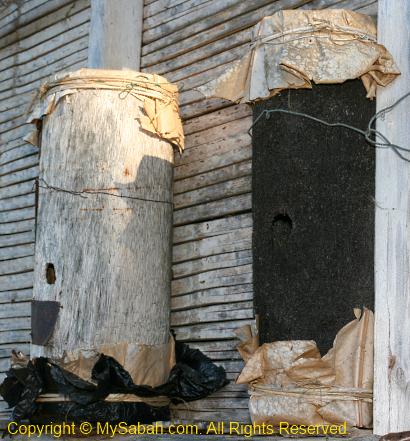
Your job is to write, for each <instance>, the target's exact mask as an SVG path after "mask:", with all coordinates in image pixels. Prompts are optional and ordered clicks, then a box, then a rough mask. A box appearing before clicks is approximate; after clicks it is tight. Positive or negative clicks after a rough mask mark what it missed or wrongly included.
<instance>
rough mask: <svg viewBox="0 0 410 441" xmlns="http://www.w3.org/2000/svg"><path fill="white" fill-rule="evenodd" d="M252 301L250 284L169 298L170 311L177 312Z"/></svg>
mask: <svg viewBox="0 0 410 441" xmlns="http://www.w3.org/2000/svg"><path fill="white" fill-rule="evenodd" d="M252 299H253V292H252V285H251V284H245V285H234V286H224V287H221V288H212V289H209V290H205V291H197V292H195V293H192V294H188V295H183V296H173V297H172V298H171V309H172V311H178V310H184V309H189V308H198V307H200V306H209V305H215V304H222V303H233V302H242V301H246V300H248V301H250V300H252ZM224 348H225V347H224Z"/></svg>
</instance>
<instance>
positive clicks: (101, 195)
mask: <svg viewBox="0 0 410 441" xmlns="http://www.w3.org/2000/svg"><path fill="white" fill-rule="evenodd" d="M81 72H82V71H79V72H78V75H77V77H78V79H79V80H80V81H81V76H82V73H81ZM84 72H85V75H86V76H87V75H88V76H89V73H90V72H96V71H91V70H84ZM107 72H110V71H107ZM111 72H114V71H111ZM119 75H120V76H121V75H122V74H121V73H119ZM158 78H159V77H157V78H156V79H158ZM84 81H85V82H87V81H88V79H87V78H86V79H85V80H84ZM124 81H125V80H124ZM162 81H165V80H164V79H162ZM124 84H128V86H126V88H125V92H124V90H118V85H116V86H115V87H112V85H110V86H109V87H107V86H106V85H105V86H103V85H101V86H99V85H95V84H94V85H93V87H90V88H88V87H84V88H83V86H80V88H78V89H75V90H72V89H67V87H68V86H66V88H65V91H63V92H61V90H60V93H62V94H65V93H67V90H69V93H68V94H67V95H65V96H63V97H62V98H60V99H59V97H57V95H54V97H53V100H54V102H53V105H52V106H51V107H50V106H49V109H50V108H52V111H51V112H48V114H47V115H46V116H45V117H44V118H43V127H42V133H41V154H40V177H39V180H38V209H37V228H36V250H35V271H34V273H35V281H34V300H36V301H53V302H58V304H59V305H58V306H59V307H58V313H57V319H56V323H55V326H54V329H53V330H52V334H51V338H50V339H48V340H47V341H44V342H40V344H38V343H39V342H38V341H35V340H36V339H35V338H34V335H33V342H34V343H37V344H36V345H33V347H32V354H31V355H32V356H39V355H45V356H49V357H50V356H52V357H60V356H62V355H63V353H64V351H73V350H76V349H83V348H86V349H90V348H91V349H94V348H98V347H100V346H101V345H115V344H118V343H121V342H126V343H132V344H135V343H136V344H145V345H164V344H166V343H167V342H168V339H169V314H170V289H171V239H172V236H171V235H172V174H173V156H174V155H173V147H172V145H171V143H170V142H168V141H167V140H165V139H161V138H160V137H159V136H158V135H157V134H154V133H150V132H149V131H147V130H144V129H143V128H142V126H141V123H140V119H141V118H144V116H145V112H144V109H143V105H144V96H143V97H142V99H141V96H137V94H136V93H134V91H132V90H131V89H132V88H133V86H131V87H130V84H133V83H130V80H128V82H126V83H124ZM166 84H167V85H168V86H169V87H171V85H169V84H168V83H166ZM60 89H61V88H60ZM131 91H132V92H133V93H130V92H131ZM154 95H155V94H154ZM156 96H158V94H156ZM154 102H155V100H154ZM173 104H175V103H173ZM175 106H176V104H175ZM174 116H175V115H174ZM145 117H146V116H145ZM176 119H177V117H176ZM177 122H178V123H179V120H178V121H177ZM38 305H39V313H36V314H33V319H32V330H33V334H35V333H36V332H37V333H39V332H40V334H41V333H42V334H43V335H44V327H45V328H46V330H45V332H46V334H47V327H48V328H50V327H51V328H52V325H53V323H52V322H53V317H51V316H50V314H49V313H47V308H44V305H45V306H47V304H46V303H43V302H39V303H38ZM48 305H50V304H48ZM33 313H34V310H33ZM45 314H48V316H47V315H45ZM43 321H45V322H46V323H42V322H43ZM42 328H43V330H41V329H42Z"/></svg>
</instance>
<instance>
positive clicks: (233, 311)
mask: <svg viewBox="0 0 410 441" xmlns="http://www.w3.org/2000/svg"><path fill="white" fill-rule="evenodd" d="M248 318H250V319H252V318H254V314H253V302H240V303H228V304H222V305H212V306H201V307H200V308H194V309H191V310H185V311H179V312H174V313H173V314H172V316H171V326H182V325H192V324H193V323H209V322H219V321H225V320H239V319H248Z"/></svg>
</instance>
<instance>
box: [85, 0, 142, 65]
mask: <svg viewBox="0 0 410 441" xmlns="http://www.w3.org/2000/svg"><path fill="white" fill-rule="evenodd" d="M143 3H144V2H143V0H91V26H90V37H89V48H88V67H91V68H102V69H133V70H139V68H140V58H141V38H142V17H143V6H144V5H143Z"/></svg>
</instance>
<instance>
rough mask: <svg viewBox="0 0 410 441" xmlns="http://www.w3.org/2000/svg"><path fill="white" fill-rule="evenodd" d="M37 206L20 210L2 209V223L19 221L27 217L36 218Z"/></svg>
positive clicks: (0, 213) (0, 222) (0, 216)
mask: <svg viewBox="0 0 410 441" xmlns="http://www.w3.org/2000/svg"><path fill="white" fill-rule="evenodd" d="M34 217H35V208H34V207H30V208H21V209H19V210H11V211H1V212H0V224H2V223H8V222H18V221H22V220H27V219H34Z"/></svg>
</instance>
